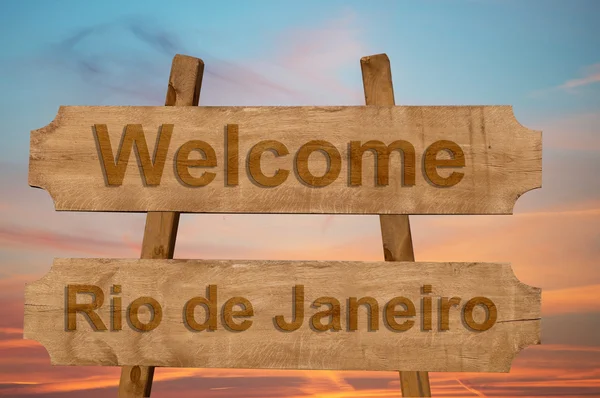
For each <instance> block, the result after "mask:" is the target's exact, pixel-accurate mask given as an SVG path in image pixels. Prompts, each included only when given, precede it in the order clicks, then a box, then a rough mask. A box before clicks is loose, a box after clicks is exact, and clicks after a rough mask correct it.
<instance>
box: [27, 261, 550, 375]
mask: <svg viewBox="0 0 600 398" xmlns="http://www.w3.org/2000/svg"><path fill="white" fill-rule="evenodd" d="M90 269H93V270H94V272H93V273H90ZM25 297H26V298H25V326H24V328H25V337H26V338H30V339H34V340H37V341H39V342H40V343H42V344H43V345H44V347H46V349H47V350H48V352H49V354H50V357H51V358H52V363H53V364H58V365H154V366H171V367H204V368H207V367H209V368H255V369H256V368H269V369H336V370H344V369H346V370H387V371H391V370H398V369H402V370H427V371H465V372H475V371H485V372H507V371H508V370H509V369H510V364H511V362H512V359H513V358H514V356H515V355H516V354H517V352H518V351H520V350H521V349H522V348H524V347H525V346H527V345H530V344H539V341H540V340H539V339H540V336H539V334H540V289H538V288H534V287H530V286H527V285H524V284H522V283H521V282H519V281H518V280H517V278H516V277H515V276H514V274H513V272H512V270H511V268H510V265H508V264H489V263H403V262H397V263H389V262H335V261H327V262H320V261H237V260H236V261H216V260H205V261H200V260H111V259H57V260H55V261H54V265H53V267H52V269H51V271H50V272H49V273H48V274H47V275H46V276H45V277H44V278H42V279H41V280H39V281H37V282H34V283H33V284H30V285H28V286H27V288H26V294H25Z"/></svg>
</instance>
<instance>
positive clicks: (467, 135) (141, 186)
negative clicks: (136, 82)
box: [29, 106, 542, 214]
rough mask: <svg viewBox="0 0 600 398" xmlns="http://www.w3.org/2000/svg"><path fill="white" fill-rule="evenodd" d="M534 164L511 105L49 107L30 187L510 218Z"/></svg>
mask: <svg viewBox="0 0 600 398" xmlns="http://www.w3.org/2000/svg"><path fill="white" fill-rule="evenodd" d="M541 171H542V158H541V133H540V132H535V131H531V130H528V129H526V128H524V127H523V126H521V125H520V124H519V123H518V122H517V121H516V119H515V117H514V115H513V112H512V108H511V107H510V106H383V107H378V106H356V107H254V108H247V107H133V106H131V107H61V108H60V110H59V112H58V116H57V117H56V119H55V120H54V121H53V122H52V123H51V124H49V125H48V126H46V127H44V128H42V129H39V130H35V131H33V132H32V133H31V151H30V165H29V184H30V185H32V186H35V187H40V188H43V189H45V190H47V191H48V192H49V193H50V195H51V196H52V198H53V200H54V203H55V207H56V209H57V210H82V211H139V212H141V211H179V212H197V213H355V214H511V213H512V209H513V206H514V204H515V201H516V200H517V198H518V197H519V196H520V195H522V194H523V193H524V192H527V191H529V190H531V189H534V188H538V187H540V186H541Z"/></svg>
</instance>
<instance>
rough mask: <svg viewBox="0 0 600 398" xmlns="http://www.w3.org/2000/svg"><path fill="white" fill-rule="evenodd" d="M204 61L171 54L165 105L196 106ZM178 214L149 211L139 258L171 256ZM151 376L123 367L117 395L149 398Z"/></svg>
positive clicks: (150, 369)
mask: <svg viewBox="0 0 600 398" xmlns="http://www.w3.org/2000/svg"><path fill="white" fill-rule="evenodd" d="M203 74H204V62H202V60H201V59H198V58H194V57H189V56H186V55H181V54H177V55H175V57H173V62H172V64H171V73H170V76H169V85H168V89H167V95H166V98H165V105H166V106H198V102H199V100H200V89H201V86H202V76H203ZM178 226H179V213H176V212H149V213H148V214H147V216H146V227H145V229H144V237H143V240H142V253H141V256H140V257H141V258H145V259H168V258H173V253H174V251H175V241H176V238H177V228H178ZM153 377H154V367H153V366H137V365H135V366H125V367H123V368H122V369H121V378H120V381H119V397H120V398H137V397H149V396H150V393H151V390H152V380H153Z"/></svg>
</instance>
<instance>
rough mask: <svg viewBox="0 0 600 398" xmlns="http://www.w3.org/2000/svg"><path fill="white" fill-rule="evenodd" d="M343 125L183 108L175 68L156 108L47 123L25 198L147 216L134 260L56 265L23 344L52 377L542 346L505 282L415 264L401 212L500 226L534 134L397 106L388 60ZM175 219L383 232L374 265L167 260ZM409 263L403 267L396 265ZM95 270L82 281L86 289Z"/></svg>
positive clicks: (418, 392) (148, 383) (195, 85)
mask: <svg viewBox="0 0 600 398" xmlns="http://www.w3.org/2000/svg"><path fill="white" fill-rule="evenodd" d="M361 68H362V72H363V83H364V89H365V101H366V104H367V105H368V106H362V107H361V106H356V107H197V105H198V101H199V94H200V86H201V82H202V74H203V70H204V64H203V62H202V61H201V60H199V59H197V58H192V57H187V56H181V55H177V56H175V58H174V59H173V65H172V69H171V76H170V78H169V89H168V91H167V98H166V101H165V105H168V107H76V106H65V107H61V108H60V109H59V112H58V115H57V117H56V118H55V120H54V121H53V122H52V123H51V124H49V125H48V126H46V127H44V128H42V129H39V130H35V131H32V132H31V147H30V163H29V183H30V185H31V186H34V187H39V188H43V189H45V190H47V191H48V192H49V193H50V196H51V197H52V198H53V200H54V203H55V208H56V210H64V211H127V212H148V215H147V218H146V228H145V231H144V241H143V244H142V253H141V256H142V258H144V259H142V260H129V259H128V260H123V259H56V260H55V262H54V265H53V267H52V269H51V270H50V272H49V273H48V274H47V275H46V276H45V277H43V278H42V279H41V280H39V281H37V282H34V283H32V284H30V285H28V286H27V287H26V300H25V322H24V334H25V337H26V338H29V339H34V340H36V341H39V342H40V343H42V344H43V345H44V347H46V349H47V350H48V352H49V354H50V357H51V359H52V363H53V364H60V365H117V366H122V372H121V379H120V384H119V397H122V398H134V397H136V398H137V397H149V396H150V391H151V387H152V379H153V374H154V369H155V367H156V366H169V367H199V368H207V367H218V368H268V369H331V370H359V369H361V370H388V371H389V370H395V371H400V382H401V389H402V395H403V396H407V397H408V396H431V392H430V386H429V378H428V374H427V371H471V372H481V371H486V372H507V371H508V370H509V369H510V365H511V362H512V360H513V358H514V357H515V355H516V354H517V353H518V351H519V350H521V349H523V348H524V347H526V346H527V345H531V344H539V343H540V294H541V292H540V289H538V288H534V287H531V286H527V285H524V284H522V283H520V282H519V281H518V280H517V279H516V277H515V276H514V274H513V272H512V270H511V268H510V265H508V264H493V263H415V262H412V261H414V253H413V248H412V240H411V232H410V226H409V221H408V216H407V215H408V214H511V213H512V210H513V206H514V204H515V201H516V200H517V199H518V197H519V196H520V195H522V194H523V193H525V192H527V191H529V190H531V189H534V188H538V187H540V186H541V168H542V163H541V133H540V132H538V131H532V130H528V129H526V128H524V127H523V126H521V125H520V124H519V123H518V122H517V121H516V120H515V117H514V114H513V112H512V108H511V107H510V106H395V105H394V95H393V87H392V80H391V72H390V64H389V60H388V58H387V56H386V55H385V54H379V55H375V56H370V57H364V58H362V59H361ZM181 212H190V213H322V214H336V213H340V214H344V213H345V214H379V215H380V221H381V231H382V241H383V249H384V257H385V260H386V262H348V261H337V262H336V261H327V262H320V261H246V260H239V261H238V260H236V261H232V260H211V261H207V260H168V259H169V258H172V257H173V252H174V246H175V238H176V235H177V228H178V222H179V214H180V213H181ZM409 261H410V262H409ZM91 270H93V272H91Z"/></svg>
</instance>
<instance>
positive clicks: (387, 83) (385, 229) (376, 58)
mask: <svg viewBox="0 0 600 398" xmlns="http://www.w3.org/2000/svg"><path fill="white" fill-rule="evenodd" d="M360 68H361V71H362V78H363V88H364V91H365V103H366V104H367V105H384V106H395V105H396V102H395V98H394V84H393V81H392V68H391V66H390V60H389V58H388V56H387V55H386V54H377V55H371V56H367V57H363V58H361V60H360ZM379 223H380V226H381V239H382V241H383V242H382V243H383V254H384V258H385V260H386V261H415V255H414V250H413V244H412V237H411V232H410V220H409V218H408V215H404V214H393V215H390V214H385V215H380V216H379ZM400 389H401V390H402V396H403V397H430V396H431V387H430V384H429V375H428V374H427V372H407V371H404V372H402V371H401V372H400Z"/></svg>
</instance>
